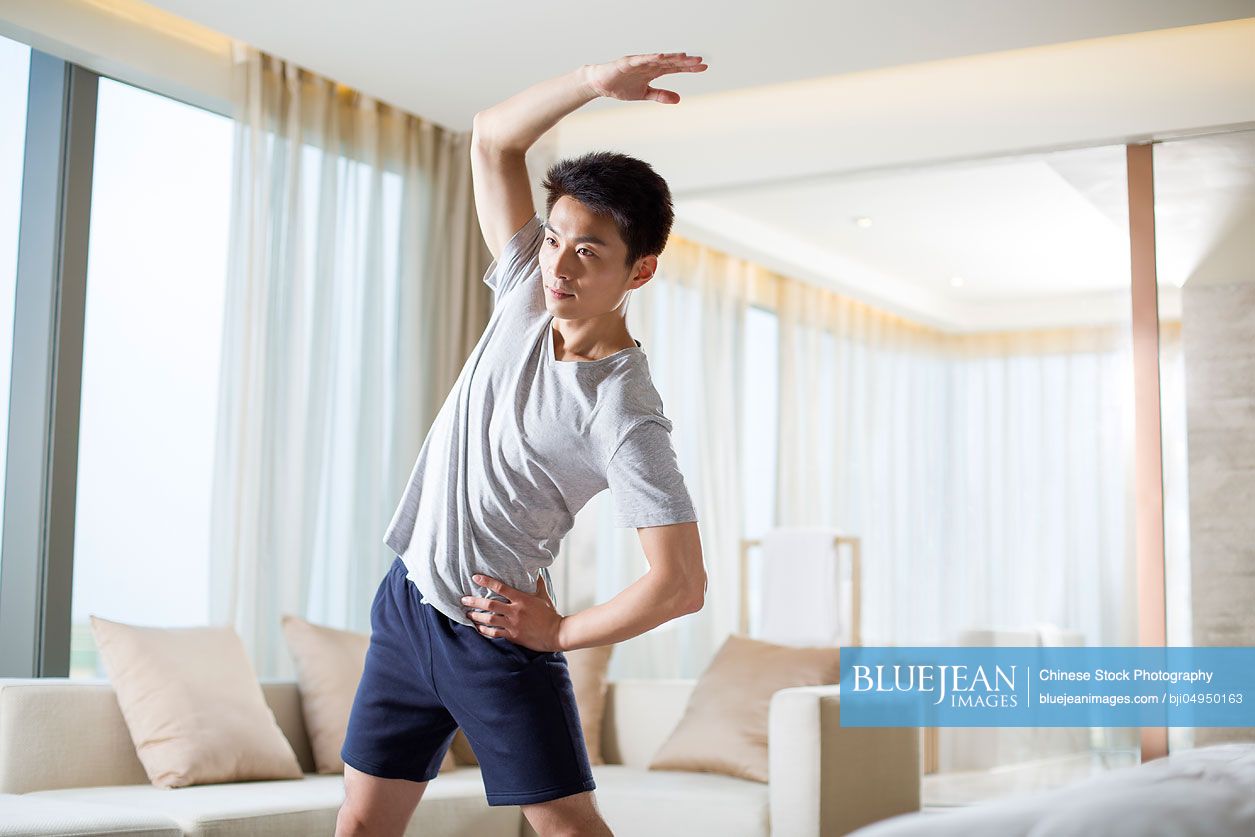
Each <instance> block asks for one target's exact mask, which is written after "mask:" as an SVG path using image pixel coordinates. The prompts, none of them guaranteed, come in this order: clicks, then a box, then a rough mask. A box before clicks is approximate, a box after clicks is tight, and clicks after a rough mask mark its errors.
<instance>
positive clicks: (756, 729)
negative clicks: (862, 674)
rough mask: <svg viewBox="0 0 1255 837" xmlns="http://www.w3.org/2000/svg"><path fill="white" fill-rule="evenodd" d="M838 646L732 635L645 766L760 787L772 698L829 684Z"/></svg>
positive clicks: (837, 672) (837, 671) (834, 678)
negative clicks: (711, 774) (721, 776)
mask: <svg viewBox="0 0 1255 837" xmlns="http://www.w3.org/2000/svg"><path fill="white" fill-rule="evenodd" d="M840 677H841V649H840V648H839V647H837V646H810V647H808V646H794V645H779V644H777V643H773V642H765V641H763V640H759V639H751V638H750V637H747V636H743V635H741V634H732V635H730V636H729V637H728V638H727V639H725V640H724V642H723V645H721V646H720V647H719V650H718V651H716V652H715V656H714V658H713V659H712V660H711V661H710V664H709V665H708V666H707V667H706V670H705V671H704V672H702V675H701V677H699V678H698V680H697V684H696V685H695V686H694V687H693V692H692V695H691V696H690V697H689V701H688V705H687V706H686V707H685V709H684V715H683V717H681V718H680V723H679V724H678V725H677V726H676V728H675V730H674V731H673V732H672V733H671V735H670V737H668V738H667V740H666V741H664V742H663V744H662V747H661V748H660V749H659V750H658V752H657V753H655V754H654V757H653V759H652V760H651V761H650V763H649V767H650V769H654V770H698V771H711V772H714V773H725V774H727V775H729V776H734V777H737V778H741V779H752V780H754V781H757V782H766V781H767V715H768V710H769V709H770V706H771V696H772V695H773V694H775V693H776V692H778V691H780V690H781V689H786V688H789V687H791V686H820V685H824V684H829V683H831V684H835V683H837V682H838V681H839V680H840Z"/></svg>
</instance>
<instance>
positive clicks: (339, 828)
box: [336, 764, 427, 837]
mask: <svg viewBox="0 0 1255 837" xmlns="http://www.w3.org/2000/svg"><path fill="white" fill-rule="evenodd" d="M426 789H427V783H426V782H412V781H410V780H408V779H383V778H380V777H379V776H371V775H370V774H369V773H363V772H362V771H360V770H358V769H356V768H354V767H353V766H352V765H349V764H346V765H345V766H344V805H343V806H341V808H340V813H339V816H338V817H337V819H336V837H356V835H359V834H368V835H370V836H371V837H400V835H402V834H404V833H405V828H406V826H407V825H409V822H410V818H411V817H413V816H414V809H415V808H417V807H418V802H419V800H420V799H422V798H423V791H425V790H426Z"/></svg>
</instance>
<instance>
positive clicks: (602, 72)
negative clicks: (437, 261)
mask: <svg viewBox="0 0 1255 837" xmlns="http://www.w3.org/2000/svg"><path fill="white" fill-rule="evenodd" d="M705 69H706V65H705V64H703V63H702V59H701V56H690V55H686V54H685V53H683V52H667V53H663V52H658V53H652V54H644V55H626V56H624V57H622V58H618V59H616V60H614V61H610V62H607V63H605V64H585V65H583V66H582V67H579V68H578V69H575V70H572V71H570V72H568V73H564V74H562V75H560V76H557V77H555V78H551V79H548V80H547V81H542V82H539V83H537V84H534V85H532V86H531V87H529V88H527V89H526V90H523V91H522V92H519V93H516V94H515V95H513V96H511V97H510V98H508V99H506V100H505V101H503V102H501V103H499V104H496V105H493V106H492V107H490V108H488V109H486V110H481V111H480V112H479V113H477V114H475V120H474V124H473V128H472V131H471V180H472V183H473V187H474V191H475V207H476V210H477V212H478V215H479V227H480V231H481V232H482V233H483V235H484V241H485V243H487V245H488V249H489V251H491V252H492V255H493V257H494V258H497V257H499V256H500V255H501V251H502V250H503V249H504V247H505V244H506V242H508V241H509V240H510V236H512V235H513V234H514V233H515V232H517V231H518V230H520V229H521V228H522V227H523V224H525V223H526V222H527V219H529V218H531V217H532V215H533V214H534V213H535V212H536V208H535V205H534V204H533V202H532V192H531V186H530V184H529V182H528V177H527V166H526V165H525V163H524V155H525V154H526V153H527V149H529V148H531V146H532V144H533V143H535V142H536V140H538V139H540V137H541V135H543V134H544V133H545V132H546V131H548V130H549V129H550V128H552V127H553V126H554V125H557V124H558V122H559V121H561V119H562V117H564V116H566V115H567V114H569V113H571V112H572V111H574V110H577V109H578V108H580V107H582V106H583V105H584V104H585V103H587V102H591V101H592V100H593V99H596V98H598V97H600V96H606V97H609V98H614V99H622V100H624V101H633V100H643V99H650V100H653V101H656V102H663V103H664V104H677V103H678V102H679V101H680V96H679V94H678V93H676V92H675V91H672V90H661V89H659V88H655V87H651V86H650V82H652V81H653V80H654V79H656V78H658V77H659V76H662V75H666V74H668V73H687V72H700V71H702V70H705Z"/></svg>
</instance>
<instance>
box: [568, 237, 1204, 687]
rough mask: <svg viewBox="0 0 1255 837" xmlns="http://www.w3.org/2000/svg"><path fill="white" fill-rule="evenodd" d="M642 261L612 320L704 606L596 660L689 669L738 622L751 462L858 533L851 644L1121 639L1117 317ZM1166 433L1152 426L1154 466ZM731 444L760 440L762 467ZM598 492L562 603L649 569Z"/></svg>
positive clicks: (720, 261)
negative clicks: (937, 322)
mask: <svg viewBox="0 0 1255 837" xmlns="http://www.w3.org/2000/svg"><path fill="white" fill-rule="evenodd" d="M659 265H660V267H659V272H658V274H657V276H656V277H655V279H654V280H653V281H652V282H651V283H650V284H649V285H647V286H645V287H644V288H642V289H641V290H640V291H637V292H635V293H634V297H635V299H634V301H633V302H632V304H631V306H630V307H629V312H628V322H629V328H630V330H631V331H632V333H633V335H634V336H636V337H637V339H640V340H641V341H642V344H643V346H644V348H645V350H646V352H647V353H648V355H649V358H650V366H651V370H652V372H653V375H654V380H655V383H656V385H657V386H658V389H659V392H660V393H661V394H662V396H663V401H664V405H665V409H666V411H667V413H668V415H669V416H670V417H671V418H672V420H673V422H674V425H675V430H674V433H673V440H674V442H675V444H676V449H677V452H678V454H679V457H680V464H681V467H682V468H683V470H684V473H685V475H686V478H687V480H688V482H689V485H690V490H691V491H692V492H693V495H694V499H695V501H696V502H697V504H698V510H699V517H700V522H699V529H700V531H701V535H702V546H703V552H704V558H705V561H706V567H707V572H708V575H709V579H710V581H709V589H708V594H707V605H706V608H705V609H703V610H702V611H700V612H699V613H696V614H692V615H689V616H686V617H683V618H681V619H677V620H674V621H672V622H669V623H667V624H665V625H663V626H661V627H660V628H658V629H656V630H655V631H652V632H650V633H648V634H646V635H644V636H641V637H636V638H633V639H631V640H628V641H627V642H624V643H620V644H619V645H618V646H617V647H616V649H615V653H614V655H613V657H612V660H611V669H610V674H611V677H616V678H618V677H693V676H696V675H697V674H699V673H700V672H701V670H702V669H703V668H704V667H705V665H706V664H707V663H708V662H709V660H710V658H711V656H712V655H713V653H714V651H715V650H716V649H717V648H718V646H719V644H720V643H721V642H722V641H723V640H724V638H725V637H726V636H727V635H728V634H729V633H731V632H733V631H734V630H736V612H737V611H736V608H737V602H738V600H739V595H740V590H739V588H738V584H739V579H738V575H737V571H736V562H737V545H738V544H737V542H738V539H739V538H740V536H741V534H742V533H743V532H744V531H746V530H745V528H744V522H745V520H746V517H747V513H748V512H750V511H752V510H751V509H748V508H746V507H745V506H744V502H743V501H742V497H743V496H745V495H744V493H743V491H744V489H745V488H746V487H747V483H753V482H754V481H762V480H770V481H773V482H774V484H775V485H774V489H775V490H774V497H775V508H774V514H773V515H772V517H773V519H774V522H775V523H776V524H778V525H820V526H833V527H836V528H839V529H842V530H845V531H847V532H849V533H851V534H855V535H858V536H860V537H861V538H862V539H863V561H864V576H863V595H864V601H863V618H864V625H863V628H864V637H865V639H864V641H865V642H866V643H867V644H878V643H896V644H908V643H933V642H942V643H944V642H952V641H954V639H955V636H956V634H957V633H958V632H959V631H961V630H963V629H964V628H968V627H990V626H995V627H1009V626H1024V625H1032V624H1033V623H1034V622H1039V621H1040V622H1054V623H1056V624H1058V625H1059V626H1060V627H1064V628H1069V629H1073V630H1077V631H1080V632H1081V633H1082V634H1083V635H1084V637H1085V642H1086V643H1088V644H1090V645H1096V644H1104V643H1105V644H1136V596H1135V592H1136V586H1135V583H1134V563H1133V551H1132V530H1131V526H1132V514H1131V507H1130V504H1131V502H1132V494H1131V480H1132V383H1131V382H1132V374H1131V356H1130V339H1129V333H1128V329H1127V326H1121V325H1112V326H1102V327H1084V328H1068V329H1055V330H1048V331H1030V332H1005V333H982V334H953V333H948V332H943V331H940V330H937V329H934V328H931V327H928V326H925V325H922V324H919V323H914V322H912V321H910V320H907V319H904V318H902V317H899V316H895V315H893V314H889V313H887V312H884V311H880V310H878V309H876V308H874V307H871V306H868V305H866V304H863V303H861V302H858V301H855V300H852V299H850V298H847V297H844V296H842V295H840V294H838V293H835V292H833V291H830V290H827V289H823V288H819V287H816V286H814V285H811V284H809V283H804V282H800V281H796V280H793V279H790V278H788V277H784V276H780V275H778V274H775V273H771V272H769V271H766V270H764V269H761V268H758V267H756V266H755V265H753V264H752V263H749V262H746V261H743V260H740V259H735V258H732V257H728V256H724V255H722V254H720V253H718V252H716V251H714V250H711V249H709V248H706V247H704V246H702V245H699V244H696V243H693V242H688V241H685V240H683V239H678V238H677V237H674V236H673V238H672V242H671V243H669V244H668V247H667V250H666V251H665V252H664V253H663V255H662V257H661V258H660V260H659ZM750 306H754V307H756V308H761V309H764V310H765V311H770V312H772V316H773V317H774V319H775V320H776V326H777V328H776V332H775V333H776V335H777V339H778V345H777V346H775V347H773V348H775V349H776V350H777V352H778V357H779V364H778V386H779V390H778V395H777V391H776V389H775V388H774V387H775V381H774V380H773V381H766V380H764V381H763V382H761V384H760V383H759V382H758V381H756V380H753V379H747V377H746V372H747V366H746V364H747V362H752V361H753V358H752V357H748V356H747V351H759V350H761V349H763V348H765V347H761V346H759V347H754V348H748V349H747V346H746V343H745V339H744V338H745V335H746V312H747V310H752V309H751V308H750ZM1174 333H1175V332H1174V326H1173V324H1165V337H1166V338H1168V339H1165V341H1164V352H1165V355H1164V362H1165V364H1166V366H1165V368H1166V369H1169V370H1170V369H1172V368H1175V367H1173V366H1172V364H1173V360H1172V358H1173V357H1175V355H1174V352H1176V353H1178V354H1179V348H1178V343H1179V341H1174V340H1172V339H1171V335H1172V334H1174ZM1173 380H1175V379H1174V378H1172V377H1171V376H1169V377H1168V378H1167V379H1166V385H1168V386H1170V385H1172V381H1173ZM743 381H744V382H745V383H742V382H743ZM755 409H757V410H759V411H760V412H762V411H768V410H769V411H773V412H774V414H775V415H774V416H772V418H774V420H775V422H776V423H777V427H778V430H777V432H776V433H775V435H774V437H773V438H771V439H766V440H763V441H761V442H759V441H757V440H747V439H745V438H742V434H743V432H744V428H743V426H742V425H743V419H742V417H743V416H745V415H746V414H747V410H749V411H752V410H755ZM764 424H765V425H770V424H771V422H770V421H764ZM1169 424H1170V425H1171V422H1170V423H1169ZM1181 435H1182V434H1179V433H1175V432H1172V431H1171V430H1170V427H1166V428H1165V457H1166V459H1167V460H1168V462H1169V464H1168V466H1167V467H1172V465H1171V463H1172V462H1173V461H1176V460H1177V459H1180V458H1181V456H1182V454H1181V451H1180V446H1181V445H1182V444H1183V438H1179V437H1180V436H1181ZM747 443H753V444H767V445H772V446H775V447H776V455H775V457H774V461H775V462H776V467H775V470H774V472H773V473H757V472H755V471H754V470H753V469H752V468H751V467H750V465H749V462H748V461H747V460H746V457H745V456H744V455H742V452H743V451H746V450H748V449H749V448H747V447H745V446H744V445H745V444H747ZM764 496H765V495H764ZM1171 499H1172V498H1170V500H1171ZM609 503H610V499H609V495H608V494H607V493H603V494H602V495H599V496H598V497H596V498H594V500H593V501H592V502H591V503H590V504H589V506H588V508H586V509H585V510H584V511H583V512H581V514H580V516H579V517H578V518H577V521H576V529H575V530H574V531H573V532H572V534H571V536H569V537H568V539H567V541H566V542H565V543H564V546H563V549H564V555H563V559H562V565H561V567H560V568H559V569H560V571H561V572H562V576H561V578H562V579H563V586H564V587H565V588H566V589H567V591H568V593H569V596H568V598H567V599H566V601H565V602H564V605H563V609H564V610H565V611H567V612H570V611H574V610H579V609H583V608H584V607H588V606H590V605H593V604H596V603H600V602H602V601H606V600H608V599H609V598H611V597H612V596H613V595H615V594H616V593H617V592H618V591H619V590H621V589H622V588H623V587H625V586H626V585H627V584H629V583H631V582H632V581H633V580H635V579H636V578H637V577H639V575H640V574H641V573H643V572H645V571H646V569H647V564H646V562H645V560H644V557H643V555H642V554H641V551H640V547H639V541H638V539H637V536H636V533H635V532H634V531H633V530H628V529H616V528H615V527H613V525H612V523H611V520H610V516H609ZM1169 537H1170V539H1171V537H1172V532H1171V531H1170V532H1169ZM1171 558H1172V556H1170V559H1171ZM762 571H766V568H761V567H758V566H757V565H755V566H753V567H752V568H751V581H750V583H751V587H752V586H753V583H754V582H753V579H754V577H755V576H756V575H757V574H758V573H760V572H762ZM799 589H806V587H805V584H800V585H799ZM749 592H750V596H751V601H752V596H753V590H752V589H751V590H750V591H749ZM751 610H753V608H751Z"/></svg>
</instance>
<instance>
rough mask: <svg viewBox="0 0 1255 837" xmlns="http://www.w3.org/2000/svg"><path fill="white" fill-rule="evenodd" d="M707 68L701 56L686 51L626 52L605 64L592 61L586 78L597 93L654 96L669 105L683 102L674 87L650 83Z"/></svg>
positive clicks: (637, 97) (627, 97) (616, 96)
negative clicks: (629, 53) (665, 77)
mask: <svg viewBox="0 0 1255 837" xmlns="http://www.w3.org/2000/svg"><path fill="white" fill-rule="evenodd" d="M705 69H706V65H705V64H703V63H702V57H701V56H700V55H689V54H688V53H684V52H654V53H642V54H640V55H625V56H623V57H622V58H617V59H615V60H614V61H608V62H606V63H605V64H589V65H588V66H587V68H586V77H587V81H588V84H589V87H590V88H591V89H592V90H593V92H594V93H596V94H597V95H598V96H607V97H609V98H611V99H622V100H624V101H629V102H631V101H640V100H643V99H652V100H653V101H655V102H662V103H663V104H667V105H675V104H679V102H680V94H679V93H676V92H675V91H674V90H663V89H660V88H657V87H651V86H650V82H652V81H653V80H654V79H656V78H658V77H659V76H665V75H667V74H668V73H700V72H701V71H702V70H705Z"/></svg>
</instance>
